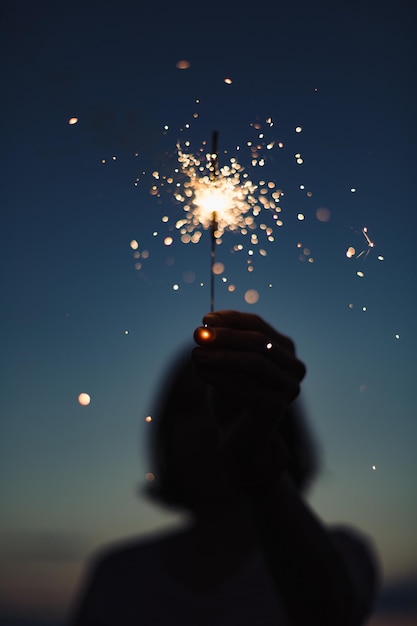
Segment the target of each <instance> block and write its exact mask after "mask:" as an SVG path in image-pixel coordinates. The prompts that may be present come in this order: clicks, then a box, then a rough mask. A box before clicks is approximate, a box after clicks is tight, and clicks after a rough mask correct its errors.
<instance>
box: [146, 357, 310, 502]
mask: <svg viewBox="0 0 417 626" xmlns="http://www.w3.org/2000/svg"><path fill="white" fill-rule="evenodd" d="M280 434H281V439H282V441H283V443H284V445H285V448H286V451H287V453H288V464H287V470H288V473H289V475H290V477H291V479H292V481H293V483H294V484H295V486H296V487H297V489H298V490H299V491H300V493H304V492H305V491H306V490H307V488H308V486H309V485H310V484H311V482H312V480H313V479H314V477H315V475H316V473H317V470H318V454H317V449H316V446H315V443H314V441H313V438H312V435H311V431H310V428H309V427H308V424H307V422H306V419H305V416H304V411H303V410H302V406H301V403H300V401H299V400H297V401H296V402H295V403H293V404H292V405H291V407H290V408H289V409H288V411H287V412H286V414H285V415H284V416H283V417H282V418H281V422H280ZM150 457H151V458H150V462H151V466H152V472H153V474H154V475H155V480H154V481H152V483H149V484H147V485H146V487H145V492H146V494H147V495H148V496H149V497H151V498H152V499H154V500H157V501H159V502H160V503H162V504H164V505H168V506H170V507H174V508H182V509H187V510H189V511H192V512H195V513H198V511H199V509H201V508H204V507H207V506H211V507H215V506H227V505H231V504H232V503H233V501H234V499H235V498H236V497H237V495H238V494H237V492H236V490H235V488H234V486H233V484H232V482H231V481H230V480H229V478H228V476H227V475H226V474H225V472H224V470H223V469H222V466H221V463H220V459H219V455H218V453H217V429H216V421H215V416H214V414H213V411H212V408H211V403H210V387H209V385H207V383H205V382H204V381H203V380H201V379H200V378H199V377H198V376H197V374H196V373H195V372H194V369H193V364H192V361H191V347H187V348H186V349H185V350H182V351H181V352H180V354H179V355H177V356H176V357H175V358H174V360H173V361H172V363H171V366H170V367H169V368H168V372H167V373H166V375H165V377H164V378H163V381H162V384H161V385H160V386H159V388H158V393H157V401H156V406H155V410H154V412H153V420H152V434H151V440H150Z"/></svg>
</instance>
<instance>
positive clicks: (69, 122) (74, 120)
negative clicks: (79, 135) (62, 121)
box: [68, 117, 78, 126]
mask: <svg viewBox="0 0 417 626" xmlns="http://www.w3.org/2000/svg"><path fill="white" fill-rule="evenodd" d="M77 122H78V117H70V118H69V120H68V124H69V125H70V126H74V124H76V123H77Z"/></svg>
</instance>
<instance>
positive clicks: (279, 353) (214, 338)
mask: <svg viewBox="0 0 417 626" xmlns="http://www.w3.org/2000/svg"><path fill="white" fill-rule="evenodd" d="M194 339H195V341H196V343H197V344H199V345H200V346H203V347H204V348H207V349H208V351H209V352H210V353H211V352H212V351H213V350H216V351H220V350H221V351H224V353H225V351H229V352H230V351H231V352H237V353H245V354H238V358H239V359H240V360H241V363H245V364H246V366H247V367H252V366H253V363H252V362H251V361H250V360H248V358H247V355H249V354H257V355H259V356H262V362H263V361H264V360H267V361H268V362H270V361H272V362H273V363H274V364H275V365H277V366H278V367H279V368H280V369H283V370H286V371H292V372H293V375H294V376H295V377H296V378H298V379H299V380H301V379H302V378H303V377H304V375H305V367H304V365H303V363H301V361H299V360H298V359H296V358H295V355H294V352H293V348H292V346H291V350H288V349H287V344H286V342H282V341H281V342H280V343H279V342H277V341H276V340H275V339H274V340H273V341H271V340H270V338H269V337H267V336H266V335H265V334H264V333H261V332H259V331H254V330H235V329H232V328H221V327H218V328H212V327H200V328H197V329H196V331H195V332H194ZM283 343H284V345H282V344H283ZM207 356H209V357H210V355H207ZM210 362H214V359H210ZM219 367H222V364H220V365H219Z"/></svg>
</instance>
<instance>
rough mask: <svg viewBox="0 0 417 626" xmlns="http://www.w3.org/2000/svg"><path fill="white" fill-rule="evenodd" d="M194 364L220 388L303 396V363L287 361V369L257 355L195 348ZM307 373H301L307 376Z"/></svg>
mask: <svg viewBox="0 0 417 626" xmlns="http://www.w3.org/2000/svg"><path fill="white" fill-rule="evenodd" d="M192 356H193V361H194V363H195V365H196V366H197V369H198V373H199V375H200V376H202V377H203V378H204V379H205V380H206V382H208V383H209V384H211V385H214V386H216V387H221V388H223V389H230V391H231V393H233V392H234V391H235V390H236V389H237V388H242V389H244V390H245V392H249V391H250V389H251V388H254V389H255V388H256V389H258V390H259V389H260V388H261V389H264V390H270V391H273V392H275V393H279V392H285V393H286V394H287V395H288V396H289V397H291V398H292V399H294V398H295V397H296V396H297V395H298V393H299V383H300V381H301V379H302V376H300V372H301V369H300V367H299V365H301V366H302V364H301V362H300V361H298V360H296V359H293V360H292V361H290V360H287V361H286V363H285V366H283V365H281V366H280V365H278V364H276V363H274V362H272V361H270V360H269V359H266V358H265V357H264V356H263V355H262V354H260V353H257V352H245V351H235V350H215V349H210V350H207V349H205V348H194V350H193V353H192ZM303 372H304V369H303V371H302V372H301V373H302V374H303Z"/></svg>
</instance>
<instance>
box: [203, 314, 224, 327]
mask: <svg viewBox="0 0 417 626" xmlns="http://www.w3.org/2000/svg"><path fill="white" fill-rule="evenodd" d="M203 323H204V324H208V325H209V326H221V324H222V318H221V317H220V315H217V314H216V313H207V315H205V316H204V317H203Z"/></svg>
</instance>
